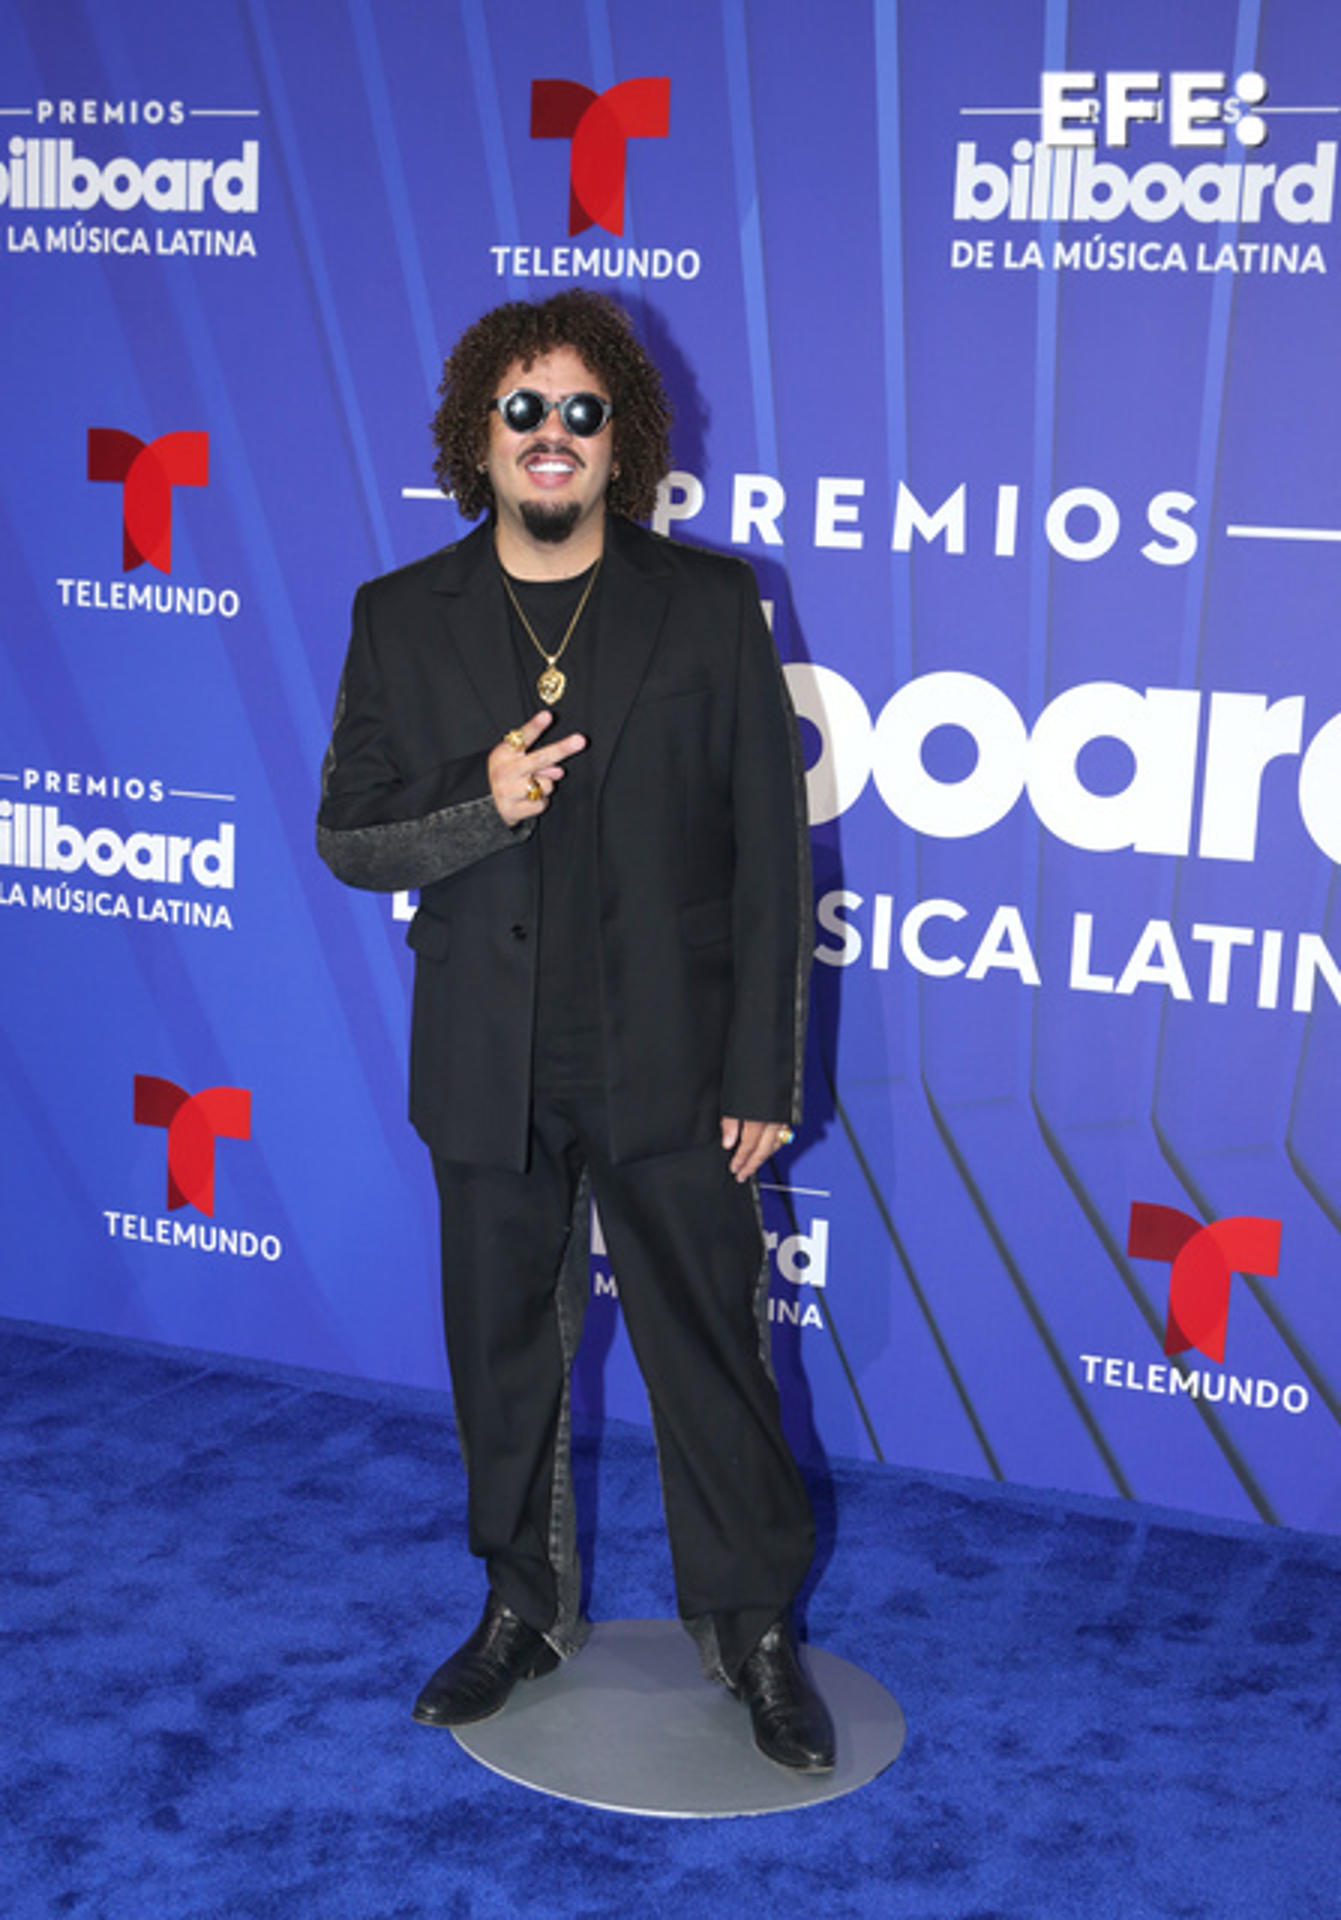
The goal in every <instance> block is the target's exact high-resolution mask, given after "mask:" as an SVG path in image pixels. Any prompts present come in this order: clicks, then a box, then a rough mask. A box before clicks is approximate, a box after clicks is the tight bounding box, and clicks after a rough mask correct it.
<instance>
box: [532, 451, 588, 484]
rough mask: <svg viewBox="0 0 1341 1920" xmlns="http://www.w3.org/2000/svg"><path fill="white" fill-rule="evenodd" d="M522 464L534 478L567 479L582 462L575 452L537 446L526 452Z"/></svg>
mask: <svg viewBox="0 0 1341 1920" xmlns="http://www.w3.org/2000/svg"><path fill="white" fill-rule="evenodd" d="M521 464H522V466H523V468H524V469H525V471H526V472H527V473H529V474H530V475H532V477H533V478H534V479H537V480H566V479H567V478H568V477H569V475H570V474H574V473H576V472H577V471H578V469H579V467H580V466H581V465H582V462H581V461H580V460H579V459H578V457H577V455H576V454H574V453H553V452H550V451H549V450H547V449H540V448H537V449H533V450H532V451H531V452H530V453H528V454H524V455H523V457H522V462H521Z"/></svg>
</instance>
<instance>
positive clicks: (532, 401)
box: [489, 387, 614, 440]
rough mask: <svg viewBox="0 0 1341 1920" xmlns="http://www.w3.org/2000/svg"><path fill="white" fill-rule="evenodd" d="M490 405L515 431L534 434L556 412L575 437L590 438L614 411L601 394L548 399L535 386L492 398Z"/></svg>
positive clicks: (570, 395) (580, 394)
mask: <svg viewBox="0 0 1341 1920" xmlns="http://www.w3.org/2000/svg"><path fill="white" fill-rule="evenodd" d="M489 405H490V407H491V408H493V407H497V408H498V411H499V414H500V415H501V417H502V421H503V424H504V426H505V427H511V429H512V431H513V432H514V433H534V432H535V430H536V428H537V427H539V426H541V425H543V423H544V422H545V421H546V420H548V418H549V416H550V415H551V414H552V413H555V412H557V413H558V416H559V418H560V420H562V421H563V424H564V429H565V431H566V432H568V433H571V434H572V435H573V438H574V439H575V440H590V439H591V437H592V435H593V434H597V433H599V432H600V430H601V428H602V427H603V426H604V425H605V423H606V421H607V420H608V419H609V418H610V416H611V414H612V413H613V412H614V407H613V406H612V405H611V403H610V402H609V401H608V400H602V398H601V396H600V394H599V393H566V394H565V395H564V397H563V399H562V400H546V398H545V396H544V394H543V393H537V392H536V390H535V388H534V387H514V388H513V389H512V392H511V393H505V394H503V395H502V396H501V398H499V399H497V400H491V401H490V402H489Z"/></svg>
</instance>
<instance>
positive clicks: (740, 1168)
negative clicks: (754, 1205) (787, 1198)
mask: <svg viewBox="0 0 1341 1920" xmlns="http://www.w3.org/2000/svg"><path fill="white" fill-rule="evenodd" d="M791 1137H792V1130H791V1128H790V1127H789V1126H788V1125H787V1123H786V1122H785V1121H784V1120H731V1119H728V1118H727V1117H726V1116H725V1115H723V1117H722V1146H723V1147H724V1148H725V1150H726V1152H727V1153H729V1154H730V1155H731V1171H732V1173H733V1174H734V1175H735V1177H736V1179H737V1180H739V1181H745V1180H748V1179H750V1178H751V1176H752V1175H754V1174H756V1173H758V1171H759V1169H760V1167H762V1166H763V1164H764V1162H765V1160H767V1159H768V1158H769V1157H770V1155H772V1154H775V1153H776V1152H777V1150H778V1148H779V1147H784V1146H786V1144H787V1142H788V1141H789V1140H790V1139H791Z"/></svg>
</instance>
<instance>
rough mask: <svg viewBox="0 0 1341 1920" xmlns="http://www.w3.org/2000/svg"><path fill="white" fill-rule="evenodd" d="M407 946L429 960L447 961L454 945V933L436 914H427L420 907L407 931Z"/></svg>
mask: <svg viewBox="0 0 1341 1920" xmlns="http://www.w3.org/2000/svg"><path fill="white" fill-rule="evenodd" d="M405 944H406V946H407V947H413V949H414V951H415V952H416V953H422V954H423V955H424V956H425V957H426V958H427V959H429V960H445V959H446V957H447V949H448V948H449V947H450V946H451V944H452V931H451V928H450V927H449V926H448V925H447V922H446V921H445V920H439V918H438V916H437V915H436V914H435V913H425V912H424V909H423V908H422V907H420V908H419V910H418V912H417V913H416V914H415V916H414V919H413V920H411V922H410V924H409V926H408V927H407V928H406V930H405Z"/></svg>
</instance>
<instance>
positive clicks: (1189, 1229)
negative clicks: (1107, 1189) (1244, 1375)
mask: <svg viewBox="0 0 1341 1920" xmlns="http://www.w3.org/2000/svg"><path fill="white" fill-rule="evenodd" d="M1127 1252H1128V1253H1130V1254H1132V1255H1134V1257H1135V1258H1136V1259H1138V1260H1167V1261H1169V1262H1170V1264H1171V1269H1172V1270H1171V1272H1170V1274H1169V1314H1168V1319H1167V1321H1166V1322H1165V1327H1164V1351H1165V1353H1185V1352H1186V1351H1187V1349H1188V1348H1189V1347H1195V1348H1196V1349H1197V1351H1198V1352H1199V1353H1204V1354H1205V1355H1206V1357H1207V1359H1208V1360H1221V1361H1222V1360H1223V1359H1224V1357H1225V1334H1226V1332H1227V1330H1228V1327H1229V1289H1230V1283H1231V1281H1232V1280H1233V1277H1234V1275H1235V1274H1236V1273H1259V1274H1264V1275H1266V1276H1267V1277H1270V1276H1272V1275H1274V1274H1275V1272H1276V1269H1277V1266H1278V1263H1279V1261H1280V1221H1279V1220H1262V1219H1258V1218H1257V1217H1255V1216H1254V1215H1252V1214H1238V1215H1236V1216H1235V1217H1234V1218H1233V1219H1230V1220H1214V1221H1212V1222H1211V1224H1210V1226H1203V1224H1202V1222H1201V1221H1200V1220H1194V1219H1193V1217H1192V1215H1191V1214H1189V1213H1183V1212H1181V1211H1180V1210H1179V1208H1177V1207H1156V1206H1148V1205H1146V1203H1145V1202H1144V1201H1140V1200H1136V1201H1133V1203H1132V1210H1131V1222H1130V1225H1129V1227H1128V1231H1127Z"/></svg>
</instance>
